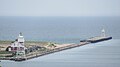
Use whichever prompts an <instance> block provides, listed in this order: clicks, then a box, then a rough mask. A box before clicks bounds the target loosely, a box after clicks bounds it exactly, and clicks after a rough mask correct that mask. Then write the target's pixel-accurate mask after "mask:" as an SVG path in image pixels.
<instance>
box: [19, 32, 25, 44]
mask: <svg viewBox="0 0 120 67" xmlns="http://www.w3.org/2000/svg"><path fill="white" fill-rule="evenodd" d="M18 42H19V43H24V42H25V40H24V36H23V34H22V33H21V32H20V33H19V36H18Z"/></svg>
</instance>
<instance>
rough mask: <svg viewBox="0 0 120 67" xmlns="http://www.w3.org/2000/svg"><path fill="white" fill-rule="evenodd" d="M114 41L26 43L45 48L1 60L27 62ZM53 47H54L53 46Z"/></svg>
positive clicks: (94, 39) (94, 38)
mask: <svg viewBox="0 0 120 67" xmlns="http://www.w3.org/2000/svg"><path fill="white" fill-rule="evenodd" d="M110 39H112V37H93V38H90V39H87V40H82V41H80V43H79V44H74V43H72V44H56V43H55V44H53V43H52V44H49V45H48V43H50V42H44V43H43V42H30V43H25V45H27V44H29V45H28V47H29V46H31V45H32V46H33V45H34V46H42V47H44V49H43V50H35V51H33V52H29V53H26V54H25V55H22V56H13V57H0V60H13V61H25V60H29V59H33V58H36V57H40V56H44V55H48V54H52V53H55V52H60V51H63V50H67V49H72V48H75V47H80V46H83V45H87V44H90V43H97V42H102V41H106V40H110ZM51 45H52V46H51Z"/></svg>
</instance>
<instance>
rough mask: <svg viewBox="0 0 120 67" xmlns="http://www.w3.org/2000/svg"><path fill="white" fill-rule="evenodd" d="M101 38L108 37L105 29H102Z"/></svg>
mask: <svg viewBox="0 0 120 67" xmlns="http://www.w3.org/2000/svg"><path fill="white" fill-rule="evenodd" d="M101 36H102V37H106V34H105V29H102V31H101Z"/></svg>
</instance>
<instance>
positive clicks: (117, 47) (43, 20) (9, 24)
mask: <svg viewBox="0 0 120 67" xmlns="http://www.w3.org/2000/svg"><path fill="white" fill-rule="evenodd" d="M119 22H120V17H0V40H14V39H15V38H16V36H18V33H19V32H23V34H24V36H25V39H26V40H35V41H52V42H58V43H79V40H81V39H86V38H89V37H92V36H97V35H100V34H101V32H100V30H101V29H102V28H105V29H106V33H107V34H108V35H110V36H112V37H113V39H112V40H109V41H105V42H101V43H96V44H89V45H85V46H82V47H77V48H74V49H70V50H65V51H62V52H58V53H54V54H50V55H46V56H42V57H39V58H35V59H31V60H27V61H24V62H14V61H2V62H0V65H1V66H2V67H39V66H41V67H56V66H57V67H66V66H69V67H80V66H81V67H107V66H108V67H120V35H119V32H120V29H119V28H120V24H119ZM13 63H14V64H13Z"/></svg>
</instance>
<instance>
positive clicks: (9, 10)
mask: <svg viewBox="0 0 120 67" xmlns="http://www.w3.org/2000/svg"><path fill="white" fill-rule="evenodd" d="M0 16H120V0H0Z"/></svg>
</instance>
